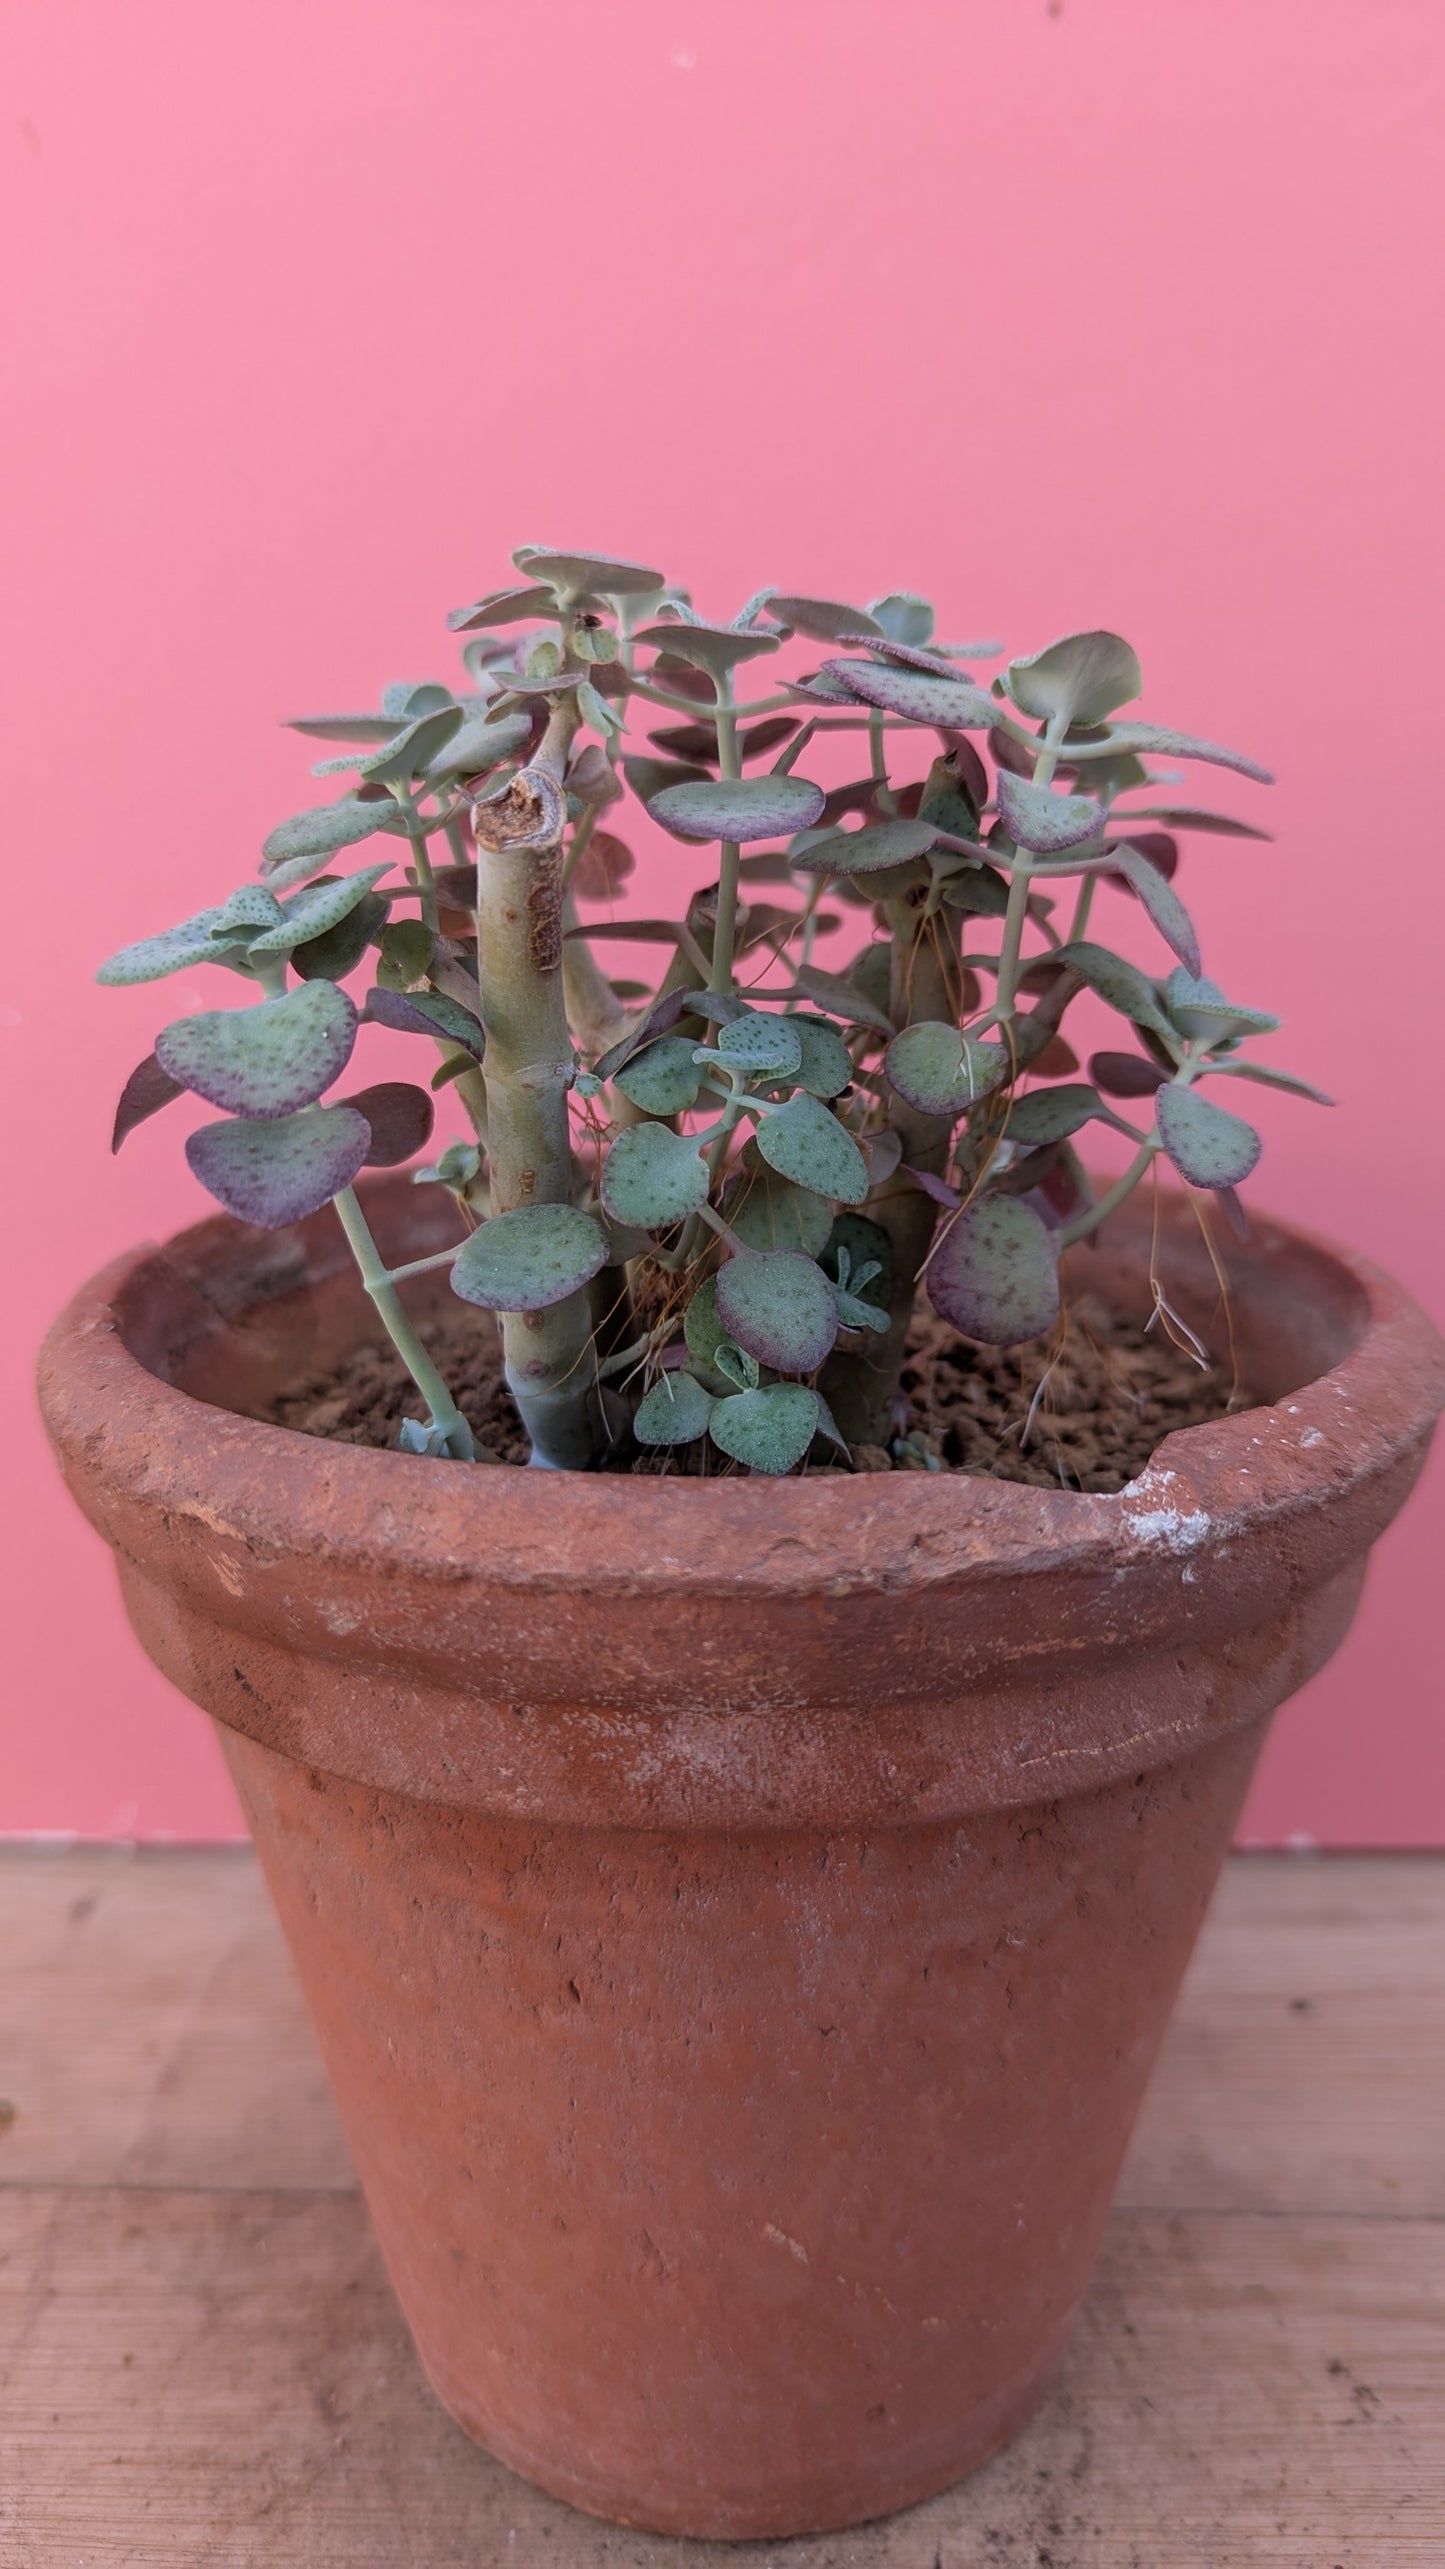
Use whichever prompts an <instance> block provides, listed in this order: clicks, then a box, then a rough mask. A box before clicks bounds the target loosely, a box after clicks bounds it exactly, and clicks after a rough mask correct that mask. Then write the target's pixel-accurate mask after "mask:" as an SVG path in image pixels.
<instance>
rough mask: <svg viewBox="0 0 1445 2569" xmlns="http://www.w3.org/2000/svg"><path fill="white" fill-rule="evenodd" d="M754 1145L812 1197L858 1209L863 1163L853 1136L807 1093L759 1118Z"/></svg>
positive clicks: (864, 1179)
mask: <svg viewBox="0 0 1445 2569" xmlns="http://www.w3.org/2000/svg"><path fill="white" fill-rule="evenodd" d="M757 1144H758V1149H759V1151H760V1152H761V1153H762V1156H763V1158H764V1159H765V1160H766V1161H767V1163H768V1166H769V1168H773V1169H776V1170H777V1172H778V1174H779V1176H780V1177H788V1178H791V1179H792V1181H793V1183H794V1185H795V1186H805V1187H808V1188H810V1189H811V1191H812V1193H813V1194H814V1195H828V1196H831V1197H833V1199H834V1201H835V1202H837V1203H840V1204H861V1203H862V1201H863V1198H864V1197H865V1195H866V1194H867V1192H868V1163H867V1161H866V1160H865V1159H864V1157H863V1154H862V1152H861V1151H860V1150H859V1148H858V1145H857V1143H856V1142H855V1141H854V1139H853V1136H852V1134H851V1133H849V1132H847V1131H846V1130H845V1129H844V1127H843V1126H842V1125H841V1124H840V1123H839V1121H838V1118H837V1116H836V1115H832V1114H830V1113H829V1111H828V1109H827V1107H826V1106H825V1105H824V1104H823V1103H822V1100H821V1099H820V1098H817V1097H810V1096H809V1095H808V1093H807V1091H806V1089H804V1090H802V1091H801V1092H800V1093H799V1095H798V1096H796V1097H790V1098H789V1100H788V1102H787V1105H786V1106H780V1107H778V1108H777V1109H776V1110H775V1111H774V1112H773V1113H772V1114H770V1115H765V1116H764V1117H763V1119H762V1122H761V1123H760V1124H759V1126H758V1132H757Z"/></svg>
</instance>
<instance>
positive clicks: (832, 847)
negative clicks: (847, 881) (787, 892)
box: [793, 821, 938, 874]
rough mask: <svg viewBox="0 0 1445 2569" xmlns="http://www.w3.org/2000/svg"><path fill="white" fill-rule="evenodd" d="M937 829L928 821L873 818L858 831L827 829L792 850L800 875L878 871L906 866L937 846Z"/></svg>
mask: <svg viewBox="0 0 1445 2569" xmlns="http://www.w3.org/2000/svg"><path fill="white" fill-rule="evenodd" d="M937 841H938V830H937V827H935V826H934V825H933V824H931V823H930V822H928V821H874V822H872V823H871V824H870V825H868V826H867V827H865V828H864V829H861V830H830V831H829V832H828V834H827V836H826V838H815V839H814V840H813V841H812V842H811V844H810V845H809V846H807V847H804V848H797V849H795V850H794V853H793V865H794V868H795V869H796V871H797V872H798V873H799V874H877V873H879V872H880V871H881V870H882V869H883V868H884V867H886V866H892V865H906V864H907V863H908V861H909V859H910V858H911V857H915V856H926V855H927V853H928V850H929V849H930V848H931V847H933V846H936V844H937Z"/></svg>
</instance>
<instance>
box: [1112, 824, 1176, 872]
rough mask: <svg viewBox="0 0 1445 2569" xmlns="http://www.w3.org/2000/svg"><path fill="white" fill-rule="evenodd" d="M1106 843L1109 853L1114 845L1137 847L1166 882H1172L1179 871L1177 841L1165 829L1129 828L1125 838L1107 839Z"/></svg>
mask: <svg viewBox="0 0 1445 2569" xmlns="http://www.w3.org/2000/svg"><path fill="white" fill-rule="evenodd" d="M1106 844H1107V847H1108V851H1109V853H1110V854H1111V855H1112V853H1113V851H1114V849H1115V847H1116V846H1118V847H1133V848H1137V849H1138V851H1139V854H1140V855H1141V856H1142V857H1145V858H1146V859H1147V860H1148V862H1149V864H1150V865H1152V866H1153V868H1154V871H1155V873H1156V874H1162V875H1163V877H1164V880H1165V882H1166V883H1172V882H1173V880H1174V877H1175V875H1176V874H1177V873H1178V871H1179V842H1178V840H1177V839H1175V838H1171V837H1170V835H1169V832H1168V831H1167V830H1131V831H1130V833H1129V836H1128V837H1127V838H1124V839H1119V840H1117V841H1116V840H1114V839H1109V840H1108V841H1107V842H1106ZM1121 879H1122V878H1121Z"/></svg>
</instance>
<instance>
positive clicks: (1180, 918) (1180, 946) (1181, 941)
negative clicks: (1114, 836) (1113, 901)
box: [1115, 845, 1201, 973]
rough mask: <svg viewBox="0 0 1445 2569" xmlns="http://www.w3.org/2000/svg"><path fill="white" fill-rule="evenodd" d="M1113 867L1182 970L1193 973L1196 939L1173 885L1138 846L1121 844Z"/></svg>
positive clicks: (1197, 965) (1197, 963)
mask: <svg viewBox="0 0 1445 2569" xmlns="http://www.w3.org/2000/svg"><path fill="white" fill-rule="evenodd" d="M1115 867H1116V870H1117V871H1118V873H1120V874H1122V876H1123V878H1124V880H1125V882H1126V883H1127V884H1128V885H1129V886H1130V888H1131V890H1132V891H1134V892H1135V893H1137V895H1138V897H1139V900H1140V902H1141V903H1142V905H1143V907H1144V908H1145V909H1146V910H1147V911H1148V913H1149V916H1150V918H1151V919H1152V920H1153V922H1154V925H1155V927H1156V928H1157V929H1158V931H1159V934H1160V935H1161V937H1162V938H1163V939H1164V942H1165V944H1166V945H1167V946H1169V947H1170V948H1171V949H1172V950H1173V952H1174V953H1175V954H1177V955H1178V957H1179V960H1180V962H1181V963H1182V964H1183V966H1184V968H1185V971H1186V972H1195V973H1197V972H1198V971H1199V970H1200V966H1201V957H1200V952H1199V938H1198V935H1197V933H1196V930H1195V926H1194V922H1193V920H1192V919H1191V918H1190V916H1189V913H1188V911H1187V910H1186V909H1185V907H1184V904H1183V902H1182V901H1181V900H1180V898H1179V895H1178V893H1177V892H1176V891H1175V889H1174V886H1173V884H1172V883H1170V882H1169V881H1167V880H1166V878H1165V876H1164V875H1163V874H1161V873H1160V871H1159V868H1158V867H1157V866H1156V865H1154V864H1153V863H1151V861H1150V859H1149V858H1148V857H1147V856H1146V855H1145V854H1144V851H1143V849H1142V848H1137V847H1129V846H1127V845H1125V846H1123V847H1120V848H1118V849H1116V851H1115Z"/></svg>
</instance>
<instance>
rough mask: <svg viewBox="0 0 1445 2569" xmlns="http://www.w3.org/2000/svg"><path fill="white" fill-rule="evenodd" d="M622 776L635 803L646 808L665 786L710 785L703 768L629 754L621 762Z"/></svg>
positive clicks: (685, 761)
mask: <svg viewBox="0 0 1445 2569" xmlns="http://www.w3.org/2000/svg"><path fill="white" fill-rule="evenodd" d="M622 773H623V775H624V776H625V777H626V779H627V782H628V784H629V785H630V786H631V788H632V791H633V793H634V794H635V795H636V796H637V799H638V801H639V803H647V804H651V803H652V801H653V800H654V798H655V797H656V796H657V795H659V794H660V793H662V792H663V790H664V788H665V787H667V786H669V785H710V784H711V783H712V778H711V777H710V776H709V774H708V771H707V769H706V768H705V767H699V766H697V765H696V764H695V763H694V762H690V761H688V760H685V759H677V758H643V757H640V756H637V755H635V754H631V755H629V756H627V757H626V758H624V759H623V761H622Z"/></svg>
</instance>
